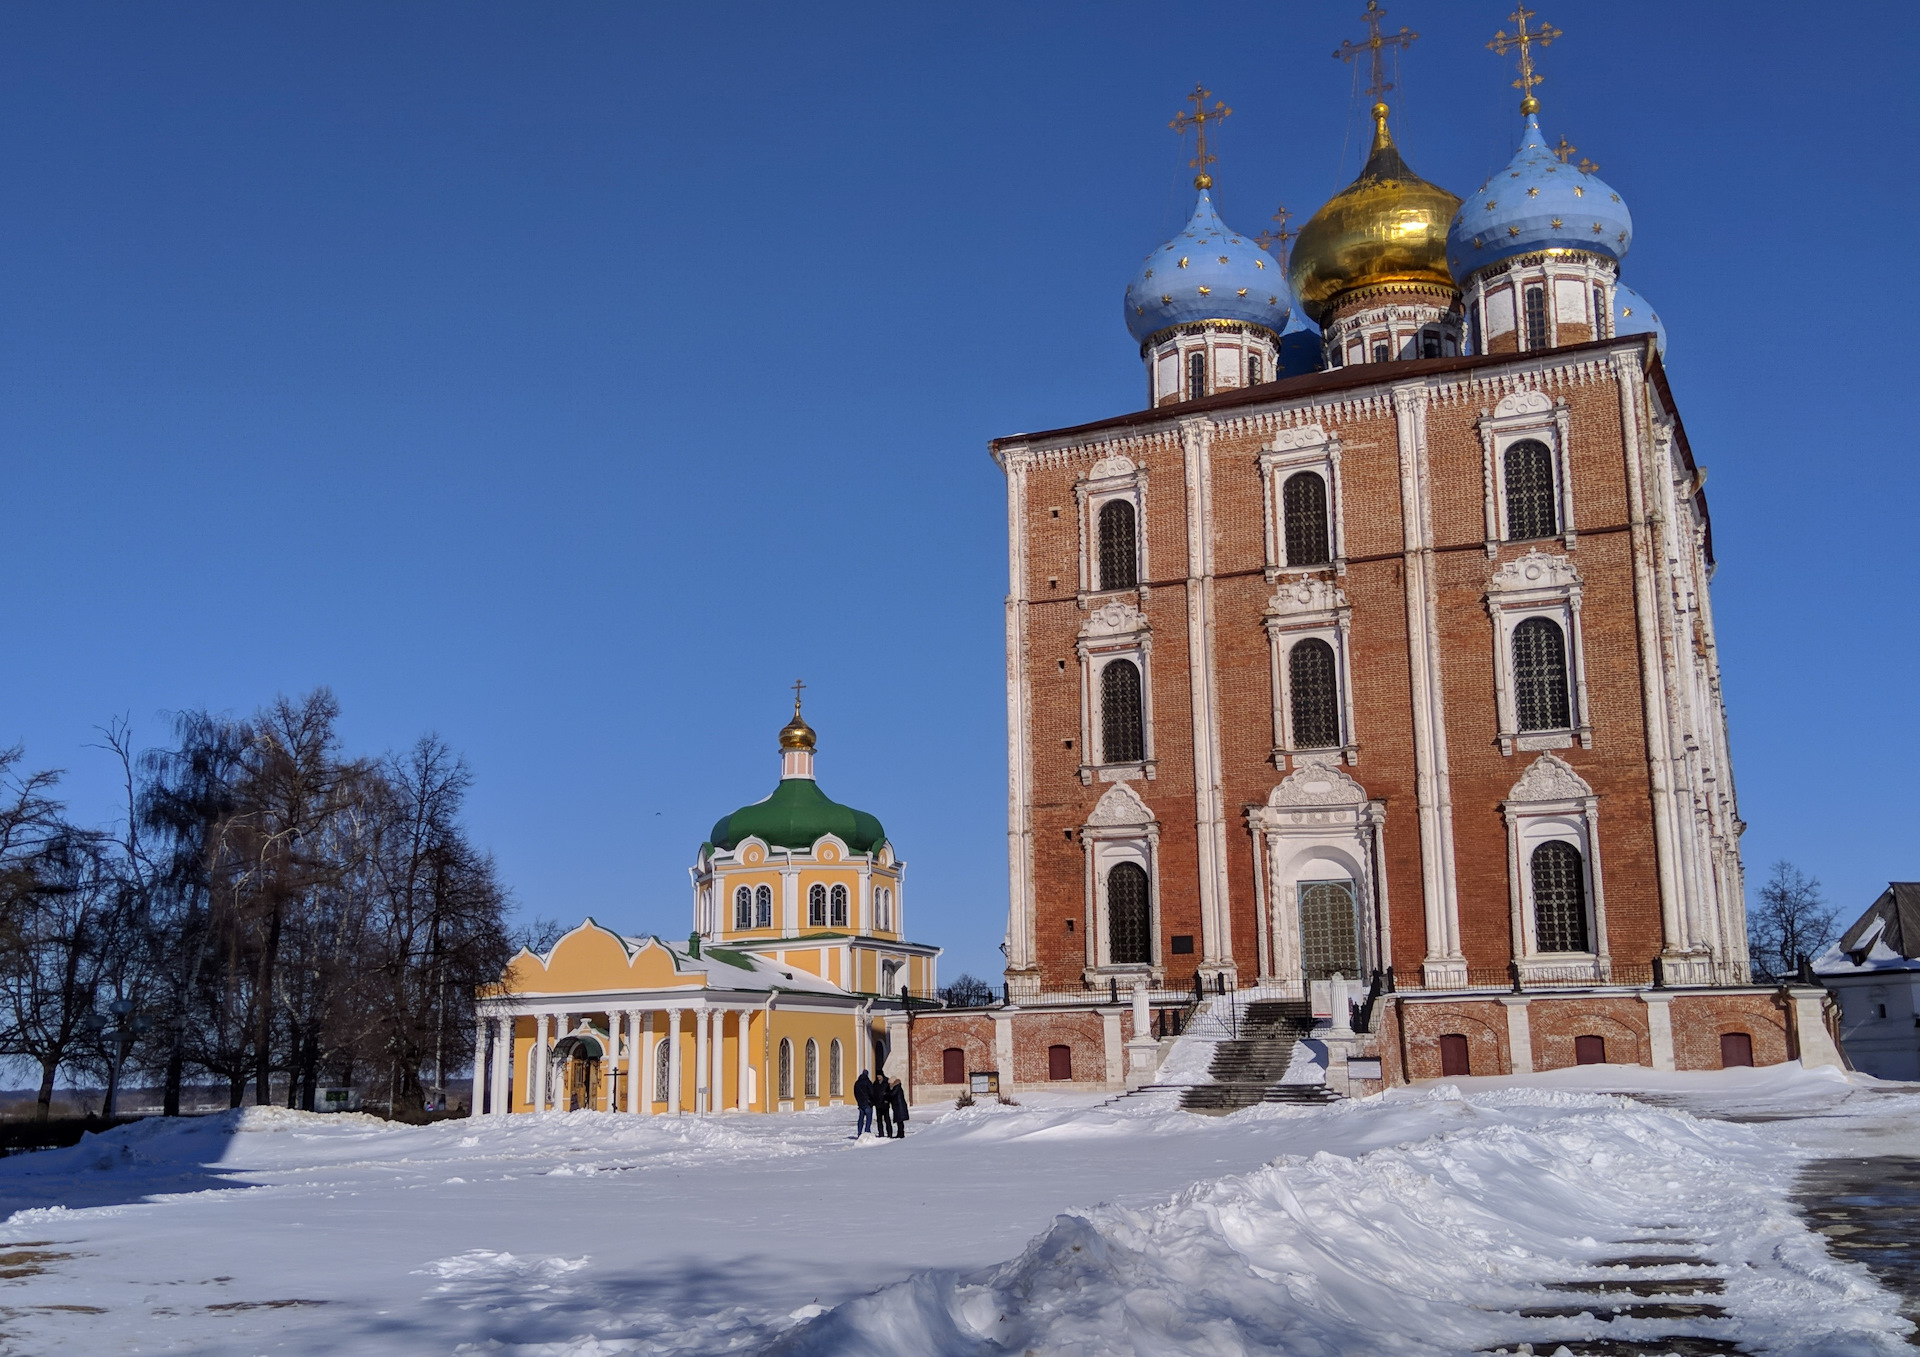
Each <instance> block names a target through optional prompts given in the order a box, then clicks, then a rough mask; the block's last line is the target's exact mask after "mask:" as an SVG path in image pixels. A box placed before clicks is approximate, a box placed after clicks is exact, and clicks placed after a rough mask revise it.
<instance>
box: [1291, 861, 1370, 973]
mask: <svg viewBox="0 0 1920 1357" xmlns="http://www.w3.org/2000/svg"><path fill="white" fill-rule="evenodd" d="M1300 965H1301V970H1302V971H1303V972H1304V973H1305V978H1306V979H1307V980H1308V981H1309V982H1312V981H1315V980H1325V979H1327V978H1328V977H1330V976H1332V975H1334V974H1335V973H1338V974H1340V975H1343V976H1346V977H1347V978H1348V979H1350V980H1362V979H1365V977H1364V976H1362V975H1361V973H1360V919H1359V913H1358V911H1356V910H1355V909H1354V906H1353V883H1352V882H1350V881H1302V882H1301V883H1300Z"/></svg>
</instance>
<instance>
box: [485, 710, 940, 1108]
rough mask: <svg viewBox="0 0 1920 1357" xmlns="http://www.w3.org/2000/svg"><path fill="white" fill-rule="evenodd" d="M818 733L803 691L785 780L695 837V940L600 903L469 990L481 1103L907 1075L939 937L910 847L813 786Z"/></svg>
mask: <svg viewBox="0 0 1920 1357" xmlns="http://www.w3.org/2000/svg"><path fill="white" fill-rule="evenodd" d="M796 687H797V685H796ZM815 743H816V741H815V736H814V732H813V730H812V728H811V727H810V726H808V725H807V723H806V721H805V720H804V719H802V717H801V715H800V702H799V699H798V697H797V696H796V698H795V700H794V708H793V719H792V720H791V721H789V722H788V723H787V724H786V726H785V727H784V728H782V730H781V731H780V759H781V766H780V782H779V785H778V786H776V787H775V788H774V790H773V792H772V794H771V795H769V796H767V797H766V798H764V799H763V800H761V801H757V802H755V803H754V804H753V805H750V806H744V807H742V808H741V809H739V810H736V811H734V812H733V813H732V814H730V815H727V816H723V817H722V818H721V820H720V821H719V823H717V824H716V825H715V826H714V827H713V832H712V833H711V834H710V835H709V837H708V840H707V842H705V843H703V844H702V845H701V846H700V854H699V858H698V860H697V861H696V862H695V864H694V866H693V868H692V877H693V913H694V927H693V931H692V933H691V934H690V935H689V936H688V939H687V941H686V943H685V944H684V945H682V944H679V943H670V942H666V941H663V940H662V939H660V938H658V937H630V936H626V935H623V934H620V933H616V932H614V931H613V930H612V929H609V928H606V927H604V926H602V925H601V924H598V923H596V922H595V921H594V920H592V919H588V920H586V921H585V922H584V923H582V924H581V925H580V926H579V927H578V928H575V929H574V930H573V931H572V932H570V933H568V934H566V935H565V936H564V937H562V938H561V939H560V940H559V941H558V942H556V943H555V944H554V945H553V947H552V948H551V950H549V951H548V952H547V953H546V955H544V956H539V955H536V954H534V953H533V952H530V951H525V950H523V951H521V952H520V953H519V955H517V956H515V957H514V958H513V960H512V961H510V962H509V963H508V965H507V969H506V972H505V974H503V975H502V976H501V979H500V983H499V984H498V985H496V986H493V987H491V988H489V989H488V990H486V991H484V992H483V993H481V994H480V995H479V996H478V1001H477V1005H476V1033H475V1037H476V1039H475V1046H474V1050H475V1057H474V1111H475V1113H476V1114H484V1115H489V1116H504V1115H506V1114H507V1113H509V1112H535V1111H581V1110H589V1109H592V1110H601V1111H625V1112H634V1113H642V1114H655V1115H659V1114H680V1113H695V1114H701V1113H709V1112H723V1111H744V1112H790V1111H795V1110H799V1109H804V1108H813V1107H827V1106H833V1105H836V1104H841V1103H850V1102H851V1101H852V1088H853V1080H854V1078H855V1077H856V1076H857V1075H858V1073H859V1072H860V1071H861V1070H862V1069H872V1068H876V1067H880V1068H885V1069H887V1070H888V1072H889V1073H891V1074H893V1075H894V1076H895V1077H898V1078H906V1077H908V1071H909V1069H910V1068H911V1061H910V1059H909V1057H908V1051H907V1044H908V1031H909V1021H908V1016H907V1006H908V1004H909V1003H910V1001H911V999H912V998H915V997H919V998H925V997H928V996H931V994H932V993H933V991H934V989H935V987H936V985H937V983H938V975H937V971H936V966H937V963H938V959H939V956H940V949H939V948H938V947H931V946H928V945H926V944H924V943H915V942H910V941H908V940H907V938H906V935H905V932H904V927H905V925H904V915H903V895H902V881H903V878H904V875H905V864H904V863H902V862H901V861H900V860H899V858H898V857H897V856H895V854H894V851H893V845H892V844H891V843H889V842H888V841H887V836H886V832H885V830H884V829H883V828H882V827H881V824H880V821H879V820H877V819H875V818H874V817H873V816H872V815H869V814H867V813H866V812H865V811H859V810H854V809H853V808H851V807H849V806H843V805H840V804H839V803H837V802H835V801H833V800H831V799H829V798H828V797H827V795H826V794H825V793H824V792H822V791H821V790H820V787H819V784H818V783H816V782H815V781H814V776H813V760H814V749H815ZM890 1056H892V1057H893V1058H892V1059H889V1057H890Z"/></svg>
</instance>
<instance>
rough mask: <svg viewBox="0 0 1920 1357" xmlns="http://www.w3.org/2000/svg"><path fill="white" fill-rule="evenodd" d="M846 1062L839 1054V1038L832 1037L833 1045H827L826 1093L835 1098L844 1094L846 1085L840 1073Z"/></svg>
mask: <svg viewBox="0 0 1920 1357" xmlns="http://www.w3.org/2000/svg"><path fill="white" fill-rule="evenodd" d="M845 1069H846V1062H845V1061H844V1060H842V1059H841V1056H840V1038H838V1037H835V1038H834V1039H833V1045H831V1046H829V1047H827V1093H828V1094H829V1095H830V1096H832V1097H835V1098H843V1097H845V1096H846V1087H845V1085H844V1083H843V1082H842V1075H843V1073H844V1071H845Z"/></svg>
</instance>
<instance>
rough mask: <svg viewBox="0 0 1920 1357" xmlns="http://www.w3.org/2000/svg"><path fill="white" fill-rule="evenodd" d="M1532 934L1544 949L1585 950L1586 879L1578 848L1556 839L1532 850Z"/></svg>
mask: <svg viewBox="0 0 1920 1357" xmlns="http://www.w3.org/2000/svg"><path fill="white" fill-rule="evenodd" d="M1532 868H1533V935H1534V941H1535V942H1536V943H1537V944H1538V946H1539V949H1540V950H1541V951H1543V952H1587V951H1591V950H1592V948H1590V947H1589V946H1588V945H1587V883H1586V876H1585V873H1584V872H1582V871H1581V862H1580V850H1579V849H1578V848H1575V847H1574V846H1573V845H1572V844H1570V843H1565V842H1563V841H1561V840H1559V839H1555V840H1553V841H1551V842H1549V843H1543V844H1541V845H1540V846H1539V847H1538V848H1536V849H1534V850H1533V863H1532Z"/></svg>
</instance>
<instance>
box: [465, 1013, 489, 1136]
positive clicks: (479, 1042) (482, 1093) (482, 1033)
mask: <svg viewBox="0 0 1920 1357" xmlns="http://www.w3.org/2000/svg"><path fill="white" fill-rule="evenodd" d="M490 1026H492V1024H491V1023H489V1022H488V1021H487V1015H486V1014H484V1013H482V1012H480V1011H479V1010H478V1009H475V1010H474V1014H473V1091H472V1092H471V1093H469V1094H468V1095H467V1103H468V1107H467V1115H468V1116H469V1117H478V1116H482V1115H484V1114H485V1112H486V1105H487V1099H486V1087H487V1086H486V1084H485V1083H484V1082H483V1081H484V1080H485V1079H486V1077H487V1029H488V1028H489V1027H490Z"/></svg>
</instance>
